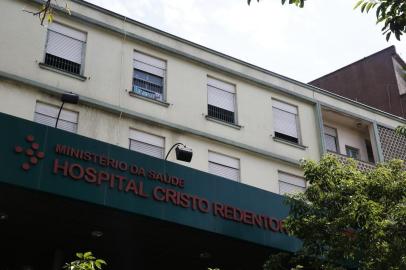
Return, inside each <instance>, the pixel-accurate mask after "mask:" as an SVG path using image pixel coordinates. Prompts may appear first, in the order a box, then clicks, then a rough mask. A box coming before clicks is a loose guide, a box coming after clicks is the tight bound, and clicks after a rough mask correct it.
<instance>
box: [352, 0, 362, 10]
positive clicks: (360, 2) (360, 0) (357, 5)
mask: <svg viewBox="0 0 406 270" xmlns="http://www.w3.org/2000/svg"><path fill="white" fill-rule="evenodd" d="M363 2H364V0H359V1H358V2H357V4H356V5H355V6H354V9H357V8H358V7H359V6H360V5H361V4H362V3H363Z"/></svg>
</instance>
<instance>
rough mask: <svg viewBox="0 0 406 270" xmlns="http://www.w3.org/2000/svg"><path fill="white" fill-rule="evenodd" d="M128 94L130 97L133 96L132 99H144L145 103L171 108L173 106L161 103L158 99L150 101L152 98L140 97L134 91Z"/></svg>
mask: <svg viewBox="0 0 406 270" xmlns="http://www.w3.org/2000/svg"><path fill="white" fill-rule="evenodd" d="M128 94H129V95H130V96H132V97H136V98H139V99H142V100H145V101H149V102H152V103H155V104H158V105H161V106H163V107H169V106H170V105H171V104H170V103H168V102H165V101H160V100H156V99H150V98H147V97H144V96H141V95H138V94H136V93H134V92H133V91H130V92H128Z"/></svg>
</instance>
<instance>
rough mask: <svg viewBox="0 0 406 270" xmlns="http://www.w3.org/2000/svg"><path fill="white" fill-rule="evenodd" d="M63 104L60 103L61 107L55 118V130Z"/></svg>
mask: <svg viewBox="0 0 406 270" xmlns="http://www.w3.org/2000/svg"><path fill="white" fill-rule="evenodd" d="M64 104H65V102H62V105H61V107H60V108H59V112H58V116H57V117H56V123H55V128H56V127H57V126H58V121H59V116H61V111H62V108H63V105H64Z"/></svg>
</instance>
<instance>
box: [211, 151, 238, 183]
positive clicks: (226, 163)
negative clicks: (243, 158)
mask: <svg viewBox="0 0 406 270" xmlns="http://www.w3.org/2000/svg"><path fill="white" fill-rule="evenodd" d="M209 173H212V174H215V175H218V176H221V177H224V178H228V179H231V180H234V181H239V180H240V161H239V160H238V159H236V158H232V157H228V156H224V155H221V154H217V153H214V152H209Z"/></svg>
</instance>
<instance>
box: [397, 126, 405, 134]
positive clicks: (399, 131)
mask: <svg viewBox="0 0 406 270" xmlns="http://www.w3.org/2000/svg"><path fill="white" fill-rule="evenodd" d="M396 133H397V134H399V135H402V136H406V125H401V126H398V127H397V128H396Z"/></svg>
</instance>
